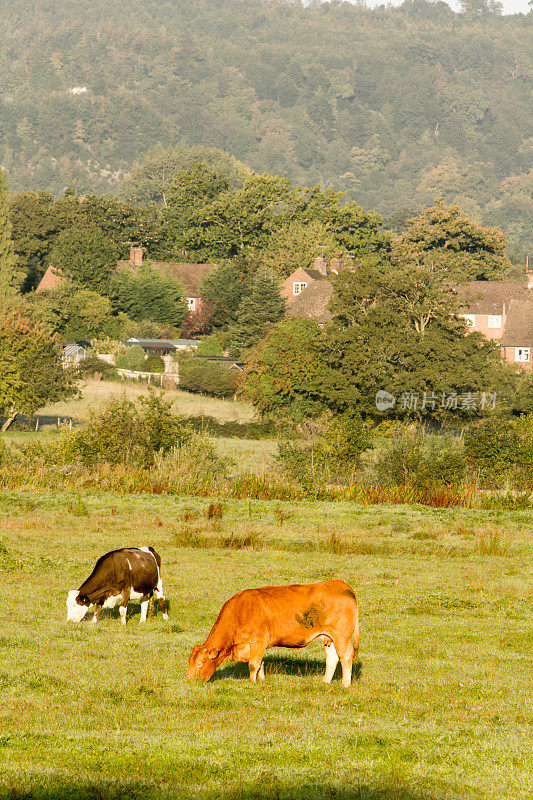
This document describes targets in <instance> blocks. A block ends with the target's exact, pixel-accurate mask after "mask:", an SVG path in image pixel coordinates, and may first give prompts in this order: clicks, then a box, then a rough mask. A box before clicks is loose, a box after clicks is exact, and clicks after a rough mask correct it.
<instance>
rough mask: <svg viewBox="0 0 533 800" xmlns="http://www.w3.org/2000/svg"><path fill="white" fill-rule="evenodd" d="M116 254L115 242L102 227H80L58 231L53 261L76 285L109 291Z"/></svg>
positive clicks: (104, 291) (51, 257)
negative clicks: (106, 234) (105, 233)
mask: <svg viewBox="0 0 533 800" xmlns="http://www.w3.org/2000/svg"><path fill="white" fill-rule="evenodd" d="M117 255H118V252H117V247H116V245H115V243H114V242H113V241H112V240H111V239H109V238H108V237H106V236H105V235H104V233H103V231H102V230H101V229H100V228H97V227H94V226H84V227H81V226H77V227H73V228H69V229H66V230H64V231H62V233H60V234H59V236H58V237H57V241H56V243H55V246H54V248H53V250H52V252H51V253H50V263H51V264H53V265H54V267H56V268H57V269H59V270H61V272H62V273H63V275H65V277H67V278H70V280H72V282H73V283H74V284H75V285H76V286H79V287H80V288H84V289H92V290H93V291H95V292H98V293H99V294H107V293H108V291H109V286H110V280H111V273H112V270H113V269H114V268H115V266H116V262H117Z"/></svg>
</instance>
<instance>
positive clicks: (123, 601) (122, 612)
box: [119, 589, 130, 625]
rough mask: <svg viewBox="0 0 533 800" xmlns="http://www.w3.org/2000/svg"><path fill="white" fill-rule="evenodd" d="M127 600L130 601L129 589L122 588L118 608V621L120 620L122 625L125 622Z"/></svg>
mask: <svg viewBox="0 0 533 800" xmlns="http://www.w3.org/2000/svg"><path fill="white" fill-rule="evenodd" d="M129 601H130V590H129V589H124V591H123V592H122V595H121V600H120V608H119V614H120V621H121V622H122V624H123V625H125V624H126V612H127V610H128V603H129Z"/></svg>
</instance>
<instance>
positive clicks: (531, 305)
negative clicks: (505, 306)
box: [502, 289, 533, 347]
mask: <svg viewBox="0 0 533 800" xmlns="http://www.w3.org/2000/svg"><path fill="white" fill-rule="evenodd" d="M529 291H530V292H531V289H530V290H529ZM502 345H503V347H533V297H532V298H531V300H512V301H511V304H510V306H509V311H508V313H507V320H506V323H505V331H504V332H503V336H502Z"/></svg>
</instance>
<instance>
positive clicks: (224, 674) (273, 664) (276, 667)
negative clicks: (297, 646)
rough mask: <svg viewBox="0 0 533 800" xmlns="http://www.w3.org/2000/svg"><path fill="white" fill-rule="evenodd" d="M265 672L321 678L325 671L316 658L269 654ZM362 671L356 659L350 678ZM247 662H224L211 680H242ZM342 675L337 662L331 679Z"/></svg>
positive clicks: (245, 675) (354, 678) (339, 677)
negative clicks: (305, 658)
mask: <svg viewBox="0 0 533 800" xmlns="http://www.w3.org/2000/svg"><path fill="white" fill-rule="evenodd" d="M264 661H265V673H266V678H267V680H268V676H269V675H296V676H298V677H300V678H304V677H312V676H314V675H318V676H320V677H321V678H322V677H323V676H324V672H325V671H326V662H325V661H321V660H319V659H317V658H310V659H307V660H304V659H300V658H293V657H291V656H281V655H271V656H265V659H264ZM362 671H363V665H362V663H361V662H360V661H356V662H355V663H354V665H353V669H352V680H359V678H360V677H361V673H362ZM249 674H250V673H249V671H248V664H242V663H240V662H237V663H234V664H233V663H231V662H230V663H226V664H225V665H224V666H222V667H220V668H219V669H217V671H216V672H215V674H214V675H213V677H212V678H211V681H221V680H228V679H232V680H243V679H248V676H249ZM341 675H342V670H341V665H340V663H339V664H337V669H336V670H335V675H334V676H333V680H340V679H341Z"/></svg>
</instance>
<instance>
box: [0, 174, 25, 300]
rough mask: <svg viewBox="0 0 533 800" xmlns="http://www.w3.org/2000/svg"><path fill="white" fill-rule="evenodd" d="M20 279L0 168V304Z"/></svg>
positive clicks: (10, 293)
mask: <svg viewBox="0 0 533 800" xmlns="http://www.w3.org/2000/svg"><path fill="white" fill-rule="evenodd" d="M21 279H22V273H21V271H20V270H19V269H18V268H17V258H16V256H15V251H14V248H13V240H12V238H11V220H10V217H9V196H8V188H7V180H6V176H5V175H4V171H3V170H2V169H1V168H0V304H4V303H6V302H8V301H9V299H10V298H12V297H13V296H14V295H15V294H16V293H17V290H18V289H19V288H20V282H21Z"/></svg>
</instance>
